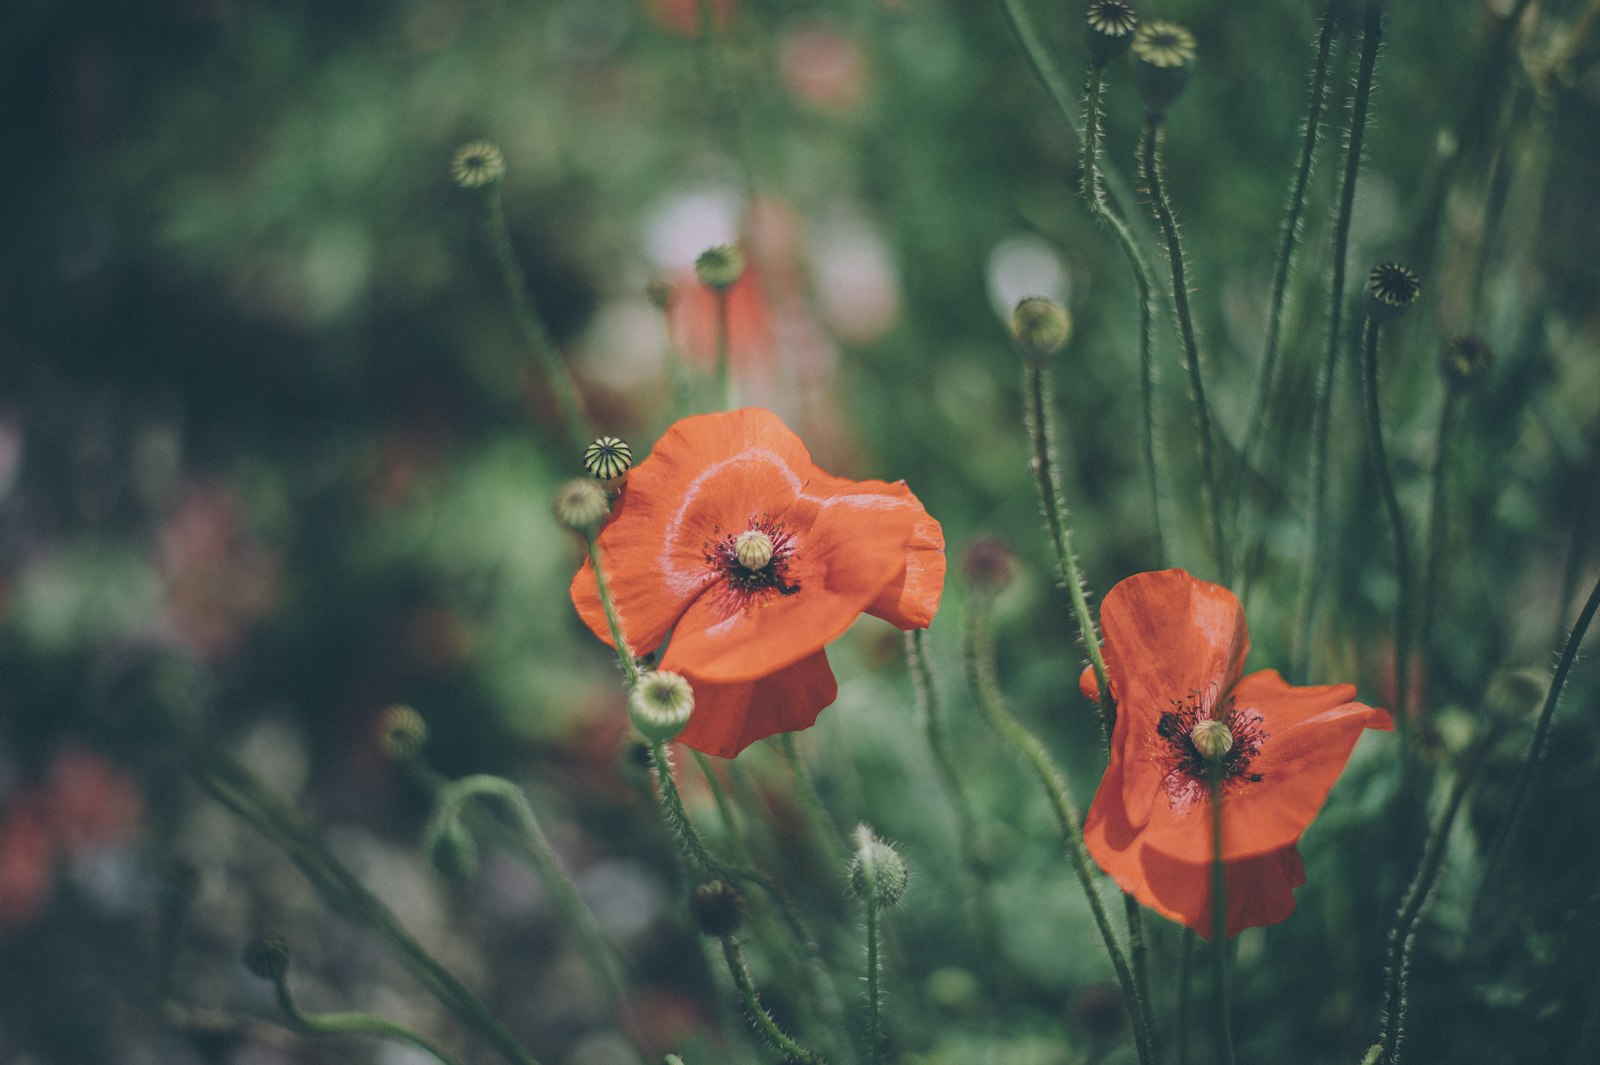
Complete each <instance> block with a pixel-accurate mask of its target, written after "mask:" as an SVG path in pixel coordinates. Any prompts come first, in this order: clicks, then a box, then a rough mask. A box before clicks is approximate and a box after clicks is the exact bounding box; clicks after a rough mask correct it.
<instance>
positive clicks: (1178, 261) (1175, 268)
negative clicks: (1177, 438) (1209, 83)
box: [1140, 114, 1233, 584]
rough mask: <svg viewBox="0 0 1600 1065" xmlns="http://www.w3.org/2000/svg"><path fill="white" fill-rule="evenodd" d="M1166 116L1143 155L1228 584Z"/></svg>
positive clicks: (1148, 132) (1229, 562)
mask: <svg viewBox="0 0 1600 1065" xmlns="http://www.w3.org/2000/svg"><path fill="white" fill-rule="evenodd" d="M1162 134H1163V130H1162V122H1161V118H1160V116H1159V115H1150V114H1147V115H1146V116H1145V120H1144V139H1143V142H1142V147H1141V152H1140V158H1141V159H1142V161H1143V168H1144V179H1145V184H1146V186H1147V187H1148V188H1149V190H1150V204H1151V206H1152V207H1153V208H1154V209H1155V215H1156V222H1157V223H1158V224H1159V226H1160V229H1161V233H1162V235H1163V237H1164V238H1165V240H1166V243H1167V258H1168V260H1169V265H1170V266H1171V267H1172V306H1173V309H1174V310H1175V311H1176V312H1177V318H1178V335H1179V337H1180V338H1181V339H1182V341H1183V363H1184V367H1185V368H1186V369H1187V370H1188V371H1189V391H1190V392H1191V393H1192V396H1193V399H1194V420H1195V430H1196V434H1197V435H1198V437H1199V442H1200V476H1201V489H1202V491H1203V493H1204V495H1205V506H1206V508H1207V510H1208V511H1210V514H1211V539H1212V547H1213V549H1214V550H1215V551H1216V557H1217V570H1218V572H1219V573H1220V574H1221V575H1222V583H1223V584H1231V583H1233V574H1232V569H1233V555H1232V553H1231V552H1230V550H1229V547H1228V540H1227V537H1226V536H1224V535H1223V531H1222V497H1221V496H1220V495H1219V494H1218V492H1217V470H1216V456H1215V452H1214V449H1213V447H1212V442H1211V410H1210V407H1208V406H1207V404H1206V389H1205V381H1204V376H1203V374H1202V373H1201V368H1200V341H1199V339H1198V337H1197V336H1196V334H1195V328H1194V316H1193V315H1192V314H1191V313H1190V311H1189V282H1188V277H1187V270H1186V268H1185V265H1184V257H1183V244H1182V242H1181V241H1180V240H1179V239H1178V221H1177V218H1176V216H1174V214H1173V213H1172V203H1171V201H1170V200H1169V199H1168V198H1167V193H1166V189H1165V188H1164V187H1163V183H1162V182H1163V179H1162V174H1161V140H1162Z"/></svg>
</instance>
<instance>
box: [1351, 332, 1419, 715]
mask: <svg viewBox="0 0 1600 1065" xmlns="http://www.w3.org/2000/svg"><path fill="white" fill-rule="evenodd" d="M1361 406H1362V409H1363V411H1364V413H1365V416H1366V417H1365V421H1366V436H1367V454H1368V456H1369V459H1370V462H1371V465H1372V472H1373V474H1374V475H1375V476H1376V477H1377V479H1378V493H1379V495H1380V496H1381V497H1382V499H1383V510H1384V514H1385V515H1386V516H1387V517H1388V519H1389V535H1390V536H1391V537H1392V538H1393V539H1394V577H1395V586H1396V587H1395V619H1394V684H1395V696H1394V705H1395V713H1394V719H1395V726H1396V728H1398V729H1399V731H1400V737H1401V740H1402V747H1403V746H1404V742H1403V741H1404V739H1405V737H1406V735H1407V733H1408V731H1409V728H1410V720H1411V718H1410V714H1409V712H1408V711H1409V704H1410V701H1411V700H1410V693H1411V675H1410V674H1411V552H1410V550H1409V549H1408V548H1407V546H1406V530H1405V518H1404V516H1403V515H1402V514H1401V512H1400V497H1399V495H1398V494H1397V493H1396V492H1395V488H1394V475H1393V473H1392V472H1391V471H1390V469H1389V455H1388V451H1387V450H1386V449H1385V448H1384V446H1383V420H1382V416H1381V414H1380V412H1379V409H1378V323H1377V321H1375V320H1374V319H1373V318H1372V317H1371V316H1368V318H1367V325H1366V328H1365V330H1363V333H1362V337H1361Z"/></svg>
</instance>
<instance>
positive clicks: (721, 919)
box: [689, 880, 744, 937]
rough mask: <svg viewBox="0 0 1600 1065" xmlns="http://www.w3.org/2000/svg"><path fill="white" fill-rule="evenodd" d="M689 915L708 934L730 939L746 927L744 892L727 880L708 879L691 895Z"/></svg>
mask: <svg viewBox="0 0 1600 1065" xmlns="http://www.w3.org/2000/svg"><path fill="white" fill-rule="evenodd" d="M689 914H690V916H692V917H693V918H694V923H695V926H696V927H697V928H699V929H700V931H701V932H702V933H704V934H705V935H708V936H716V937H721V936H731V935H733V934H734V933H735V932H737V931H738V930H739V928H740V926H741V925H743V924H744V893H743V892H741V891H740V890H739V889H738V888H737V887H735V886H734V885H732V884H730V883H728V882H727V881H726V880H708V881H706V882H705V883H704V884H701V885H700V886H699V887H697V888H695V889H694V893H693V894H692V895H690V896H689Z"/></svg>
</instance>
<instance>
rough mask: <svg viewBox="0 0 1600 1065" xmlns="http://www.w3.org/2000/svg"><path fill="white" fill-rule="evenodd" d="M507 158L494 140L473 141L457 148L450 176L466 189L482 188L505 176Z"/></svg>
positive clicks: (451, 162)
mask: <svg viewBox="0 0 1600 1065" xmlns="http://www.w3.org/2000/svg"><path fill="white" fill-rule="evenodd" d="M505 174H506V158H505V156H504V155H502V154H500V146H499V145H498V144H495V143H494V142H493V141H472V142H471V143H468V144H463V145H462V146H461V147H460V148H458V149H457V150H456V154H455V156H454V157H453V158H452V159H451V160H450V176H451V177H452V178H453V179H455V183H456V184H457V185H460V186H461V187H462V188H464V189H480V188H482V187H483V186H485V185H492V184H494V183H495V182H497V181H499V180H500V179H501V178H503V177H505Z"/></svg>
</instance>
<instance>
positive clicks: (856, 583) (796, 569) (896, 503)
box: [672, 479, 926, 682]
mask: <svg viewBox="0 0 1600 1065" xmlns="http://www.w3.org/2000/svg"><path fill="white" fill-rule="evenodd" d="M834 480H837V479H834ZM845 483H847V484H848V483H849V482H845ZM866 487H867V488H868V489H869V490H867V491H852V492H848V493H847V494H839V495H826V496H821V497H819V496H817V495H814V494H812V493H811V491H810V489H809V488H808V489H807V491H806V493H805V494H802V495H801V496H800V498H799V499H797V500H796V501H795V503H794V505H793V506H792V507H791V508H790V509H789V510H787V511H785V512H784V513H783V514H782V516H781V521H782V525H783V531H784V532H786V533H788V534H789V535H790V536H792V537H793V540H792V553H791V555H790V556H789V568H788V580H789V581H790V583H791V584H792V585H794V586H795V590H794V591H793V592H792V593H789V594H783V593H780V592H779V591H777V590H776V589H767V590H763V591H759V592H756V593H754V594H743V593H739V592H736V591H734V590H732V589H730V588H729V587H728V586H727V585H726V584H719V585H716V586H712V587H710V588H708V589H707V590H706V591H705V592H704V594H702V595H700V596H699V598H697V599H695V600H694V602H693V604H691V605H690V607H689V608H688V610H687V611H685V612H684V615H683V619H682V620H681V621H680V623H679V624H678V627H677V629H676V631H675V632H674V634H673V637H672V654H673V655H674V657H675V658H676V659H677V660H678V661H679V662H681V663H682V664H683V667H684V669H686V670H688V671H689V672H691V673H694V674H695V675H697V676H700V677H703V678H705V679H707V680H714V681H719V682H728V681H747V680H754V679H756V678H758V677H761V676H764V675H766V674H768V673H771V672H773V671H774V670H778V669H782V668H783V667H785V666H787V665H790V664H792V663H794V662H797V661H799V660H800V659H802V658H806V657H808V656H810V655H812V654H815V653H816V652H817V651H820V650H821V649H822V648H823V647H824V646H825V645H826V644H827V643H828V641H830V640H832V639H833V638H834V637H836V636H838V635H839V634H840V633H842V632H844V630H845V629H847V628H849V627H850V626H851V625H852V624H853V623H854V622H855V619H856V617H857V616H858V615H860V614H861V612H862V611H863V610H865V609H866V608H867V606H868V605H869V604H871V603H872V602H873V601H874V600H876V599H877V598H878V596H879V595H880V594H881V593H882V592H883V591H884V589H885V588H887V587H888V586H889V585H890V584H891V583H892V582H894V581H896V580H897V579H899V578H900V576H901V573H902V568H903V567H904V566H905V560H906V545H907V544H908V543H910V542H911V539H912V536H913V535H914V534H915V533H916V531H917V527H918V524H919V523H920V522H921V521H922V520H923V518H925V517H926V511H924V510H923V509H922V506H921V504H919V503H917V502H916V500H915V497H913V496H911V495H910V493H906V494H905V495H904V496H900V495H896V494H884V493H881V492H876V491H872V490H870V489H871V488H872V484H871V483H870V482H869V483H868V485H867V486H866Z"/></svg>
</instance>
